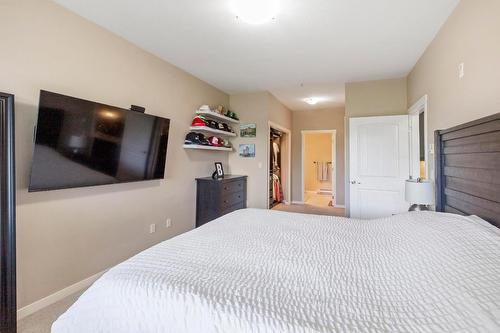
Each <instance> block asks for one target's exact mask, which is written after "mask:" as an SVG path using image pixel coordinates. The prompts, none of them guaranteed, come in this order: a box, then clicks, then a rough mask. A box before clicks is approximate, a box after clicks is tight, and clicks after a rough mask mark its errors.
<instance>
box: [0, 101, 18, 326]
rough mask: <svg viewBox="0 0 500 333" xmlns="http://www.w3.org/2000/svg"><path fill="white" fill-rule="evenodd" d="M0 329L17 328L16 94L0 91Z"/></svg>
mask: <svg viewBox="0 0 500 333" xmlns="http://www.w3.org/2000/svg"><path fill="white" fill-rule="evenodd" d="M0 104H1V105H0V163H1V164H0V177H1V179H0V187H1V188H0V210H1V211H0V332H1V333H15V332H16V331H17V328H16V326H17V303H16V230H15V228H16V227H15V214H16V203H15V200H16V196H15V168H14V96H13V95H10V94H4V93H0Z"/></svg>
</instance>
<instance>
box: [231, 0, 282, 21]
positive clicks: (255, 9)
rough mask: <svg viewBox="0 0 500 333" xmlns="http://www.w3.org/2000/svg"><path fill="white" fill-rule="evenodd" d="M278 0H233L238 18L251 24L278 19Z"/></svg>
mask: <svg viewBox="0 0 500 333" xmlns="http://www.w3.org/2000/svg"><path fill="white" fill-rule="evenodd" d="M278 2H279V1H278V0H232V4H233V11H234V13H235V14H236V18H237V19H239V20H242V21H244V22H246V23H249V24H263V23H266V22H269V21H273V20H275V19H276V14H278V8H279V6H278Z"/></svg>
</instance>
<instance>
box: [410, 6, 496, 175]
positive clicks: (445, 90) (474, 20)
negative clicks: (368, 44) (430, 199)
mask: <svg viewBox="0 0 500 333" xmlns="http://www.w3.org/2000/svg"><path fill="white" fill-rule="evenodd" d="M499 34H500V1H498V0H462V1H461V2H460V4H459V5H458V6H457V8H456V9H455V11H454V12H453V13H452V15H451V16H450V17H449V19H448V20H447V22H446V23H445V24H444V25H443V27H442V28H441V30H440V31H439V33H438V34H437V36H436V37H435V39H434V41H433V42H432V43H431V44H430V45H429V46H428V48H427V50H426V51H425V53H424V54H423V55H422V57H421V58H420V60H419V61H418V62H417V64H416V65H415V68H414V69H413V70H412V71H411V73H410V75H409V76H408V105H410V106H411V105H413V104H414V103H415V102H416V101H417V100H418V99H420V98H421V97H422V96H424V95H425V94H427V95H428V97H429V100H428V103H429V105H428V107H429V109H428V110H429V111H428V122H429V137H428V139H429V143H433V142H434V131H435V130H437V129H445V128H449V127H452V126H455V125H458V124H462V123H465V122H468V121H472V120H474V119H478V118H481V117H485V116H488V115H491V114H494V113H497V112H500V98H499V97H500V84H499V81H500V42H499ZM460 63H464V64H465V76H464V77H463V78H462V79H460V78H459V76H458V66H459V64H460ZM431 159H432V160H431V163H430V171H431V172H430V174H431V176H433V175H434V163H433V161H434V156H431Z"/></svg>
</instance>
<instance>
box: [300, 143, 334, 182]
mask: <svg viewBox="0 0 500 333" xmlns="http://www.w3.org/2000/svg"><path fill="white" fill-rule="evenodd" d="M314 162H333V159H332V134H331V133H309V134H305V135H304V190H305V191H313V192H316V191H318V190H320V189H328V190H331V189H332V180H331V179H329V180H327V181H320V180H318V177H317V165H316V164H315V163H314ZM332 177H333V173H332Z"/></svg>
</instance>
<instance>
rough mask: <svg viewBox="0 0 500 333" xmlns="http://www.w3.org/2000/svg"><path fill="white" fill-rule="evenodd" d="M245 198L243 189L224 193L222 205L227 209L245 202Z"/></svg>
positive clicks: (221, 200) (221, 199) (222, 207)
mask: <svg viewBox="0 0 500 333" xmlns="http://www.w3.org/2000/svg"><path fill="white" fill-rule="evenodd" d="M244 200H245V194H244V192H243V191H239V192H233V193H226V194H222V196H221V198H220V207H221V209H222V210H225V209H226V208H228V207H230V206H233V205H236V204H237V203H240V202H243V201H244Z"/></svg>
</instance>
